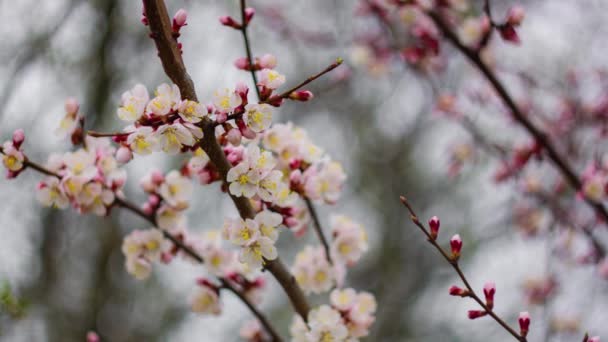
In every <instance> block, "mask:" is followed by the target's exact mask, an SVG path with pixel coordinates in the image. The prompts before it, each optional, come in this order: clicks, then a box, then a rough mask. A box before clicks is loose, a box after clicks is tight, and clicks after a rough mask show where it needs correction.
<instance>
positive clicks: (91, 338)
mask: <svg viewBox="0 0 608 342" xmlns="http://www.w3.org/2000/svg"><path fill="white" fill-rule="evenodd" d="M87 342H99V335H97V333H96V332H94V331H89V332H88V333H87Z"/></svg>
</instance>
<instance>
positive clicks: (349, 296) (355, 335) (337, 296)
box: [289, 288, 377, 342]
mask: <svg viewBox="0 0 608 342" xmlns="http://www.w3.org/2000/svg"><path fill="white" fill-rule="evenodd" d="M330 302H331V306H330V305H321V306H319V307H318V308H315V309H313V310H311V311H310V312H309V314H308V324H306V323H305V322H304V320H302V318H301V317H300V316H294V319H293V321H292V323H291V326H290V329H289V332H290V334H291V338H292V341H293V342H325V341H333V342H358V341H359V338H361V337H365V336H367V335H368V334H369V327H370V326H371V325H372V323H373V322H374V320H375V316H374V314H375V312H376V306H377V305H376V299H375V298H374V296H372V295H371V294H369V293H367V292H360V293H357V292H356V291H355V290H353V289H350V288H348V289H336V290H333V291H332V293H331V294H330Z"/></svg>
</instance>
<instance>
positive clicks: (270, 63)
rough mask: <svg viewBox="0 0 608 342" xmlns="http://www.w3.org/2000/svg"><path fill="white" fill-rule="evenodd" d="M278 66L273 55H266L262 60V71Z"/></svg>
mask: <svg viewBox="0 0 608 342" xmlns="http://www.w3.org/2000/svg"><path fill="white" fill-rule="evenodd" d="M276 66H277V58H276V57H275V56H273V55H271V54H265V55H264V56H262V57H261V58H260V68H261V69H274V67H276Z"/></svg>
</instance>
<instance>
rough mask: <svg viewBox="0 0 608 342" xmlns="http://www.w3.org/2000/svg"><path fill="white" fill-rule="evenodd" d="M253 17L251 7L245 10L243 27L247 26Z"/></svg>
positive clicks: (253, 10)
mask: <svg viewBox="0 0 608 342" xmlns="http://www.w3.org/2000/svg"><path fill="white" fill-rule="evenodd" d="M254 15H255V9H253V8H251V7H247V8H245V25H248V24H249V22H250V21H251V19H253V16H254Z"/></svg>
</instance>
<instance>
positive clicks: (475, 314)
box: [468, 310, 488, 319]
mask: <svg viewBox="0 0 608 342" xmlns="http://www.w3.org/2000/svg"><path fill="white" fill-rule="evenodd" d="M487 314H488V313H487V312H486V311H483V310H469V312H468V316H469V319H476V318H480V317H483V316H485V315H487Z"/></svg>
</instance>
